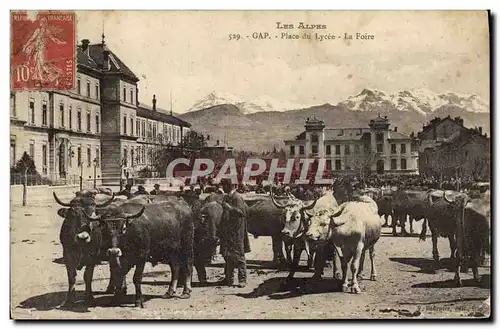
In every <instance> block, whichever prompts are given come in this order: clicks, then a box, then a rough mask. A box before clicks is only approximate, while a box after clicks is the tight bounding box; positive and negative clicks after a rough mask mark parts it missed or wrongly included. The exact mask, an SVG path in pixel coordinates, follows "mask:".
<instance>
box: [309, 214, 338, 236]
mask: <svg viewBox="0 0 500 329" xmlns="http://www.w3.org/2000/svg"><path fill="white" fill-rule="evenodd" d="M331 215H332V213H331V211H329V210H327V209H321V210H319V211H318V212H317V213H316V214H314V216H313V217H311V220H310V222H309V228H308V230H307V233H306V235H307V237H308V238H309V239H311V240H314V241H318V240H319V241H326V240H327V239H328V230H329V226H330V220H331V218H330V216H331Z"/></svg>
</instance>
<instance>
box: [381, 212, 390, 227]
mask: <svg viewBox="0 0 500 329" xmlns="http://www.w3.org/2000/svg"><path fill="white" fill-rule="evenodd" d="M382 216H383V217H384V220H385V223H384V224H382V227H388V226H389V216H388V215H387V214H382Z"/></svg>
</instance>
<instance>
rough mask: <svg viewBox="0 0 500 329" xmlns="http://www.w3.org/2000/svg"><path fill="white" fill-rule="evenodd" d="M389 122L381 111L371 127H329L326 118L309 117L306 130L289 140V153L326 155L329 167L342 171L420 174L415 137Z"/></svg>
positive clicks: (297, 157) (313, 156)
mask: <svg viewBox="0 0 500 329" xmlns="http://www.w3.org/2000/svg"><path fill="white" fill-rule="evenodd" d="M389 126H390V124H389V119H387V117H381V116H380V115H379V116H378V117H377V118H375V119H373V120H370V122H369V124H368V126H367V127H358V128H326V127H325V124H324V122H323V121H321V120H318V119H316V118H313V119H309V118H308V120H307V121H306V124H305V129H306V130H305V131H304V132H302V133H301V134H299V135H298V136H297V137H296V138H295V139H294V140H285V145H286V152H287V157H288V158H296V159H301V158H314V159H316V160H317V159H321V158H324V159H326V170H329V171H332V172H333V173H338V174H349V173H356V172H359V171H365V172H368V171H369V172H376V173H379V174H385V173H392V174H418V154H417V151H416V147H415V145H414V138H413V137H412V136H408V135H405V134H402V133H400V132H398V129H397V127H394V129H389ZM299 167H300V163H299V161H296V169H299Z"/></svg>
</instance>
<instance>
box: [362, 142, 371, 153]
mask: <svg viewBox="0 0 500 329" xmlns="http://www.w3.org/2000/svg"><path fill="white" fill-rule="evenodd" d="M363 149H364V152H365V153H369V152H370V144H365V145H364V146H363Z"/></svg>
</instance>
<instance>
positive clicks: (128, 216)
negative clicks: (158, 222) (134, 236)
mask: <svg viewBox="0 0 500 329" xmlns="http://www.w3.org/2000/svg"><path fill="white" fill-rule="evenodd" d="M145 209H146V207H145V206H142V208H141V210H140V211H139V212H138V213H137V214H132V215H125V217H123V218H125V219H133V218H137V217H140V216H142V214H143V213H144V210H145Z"/></svg>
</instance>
